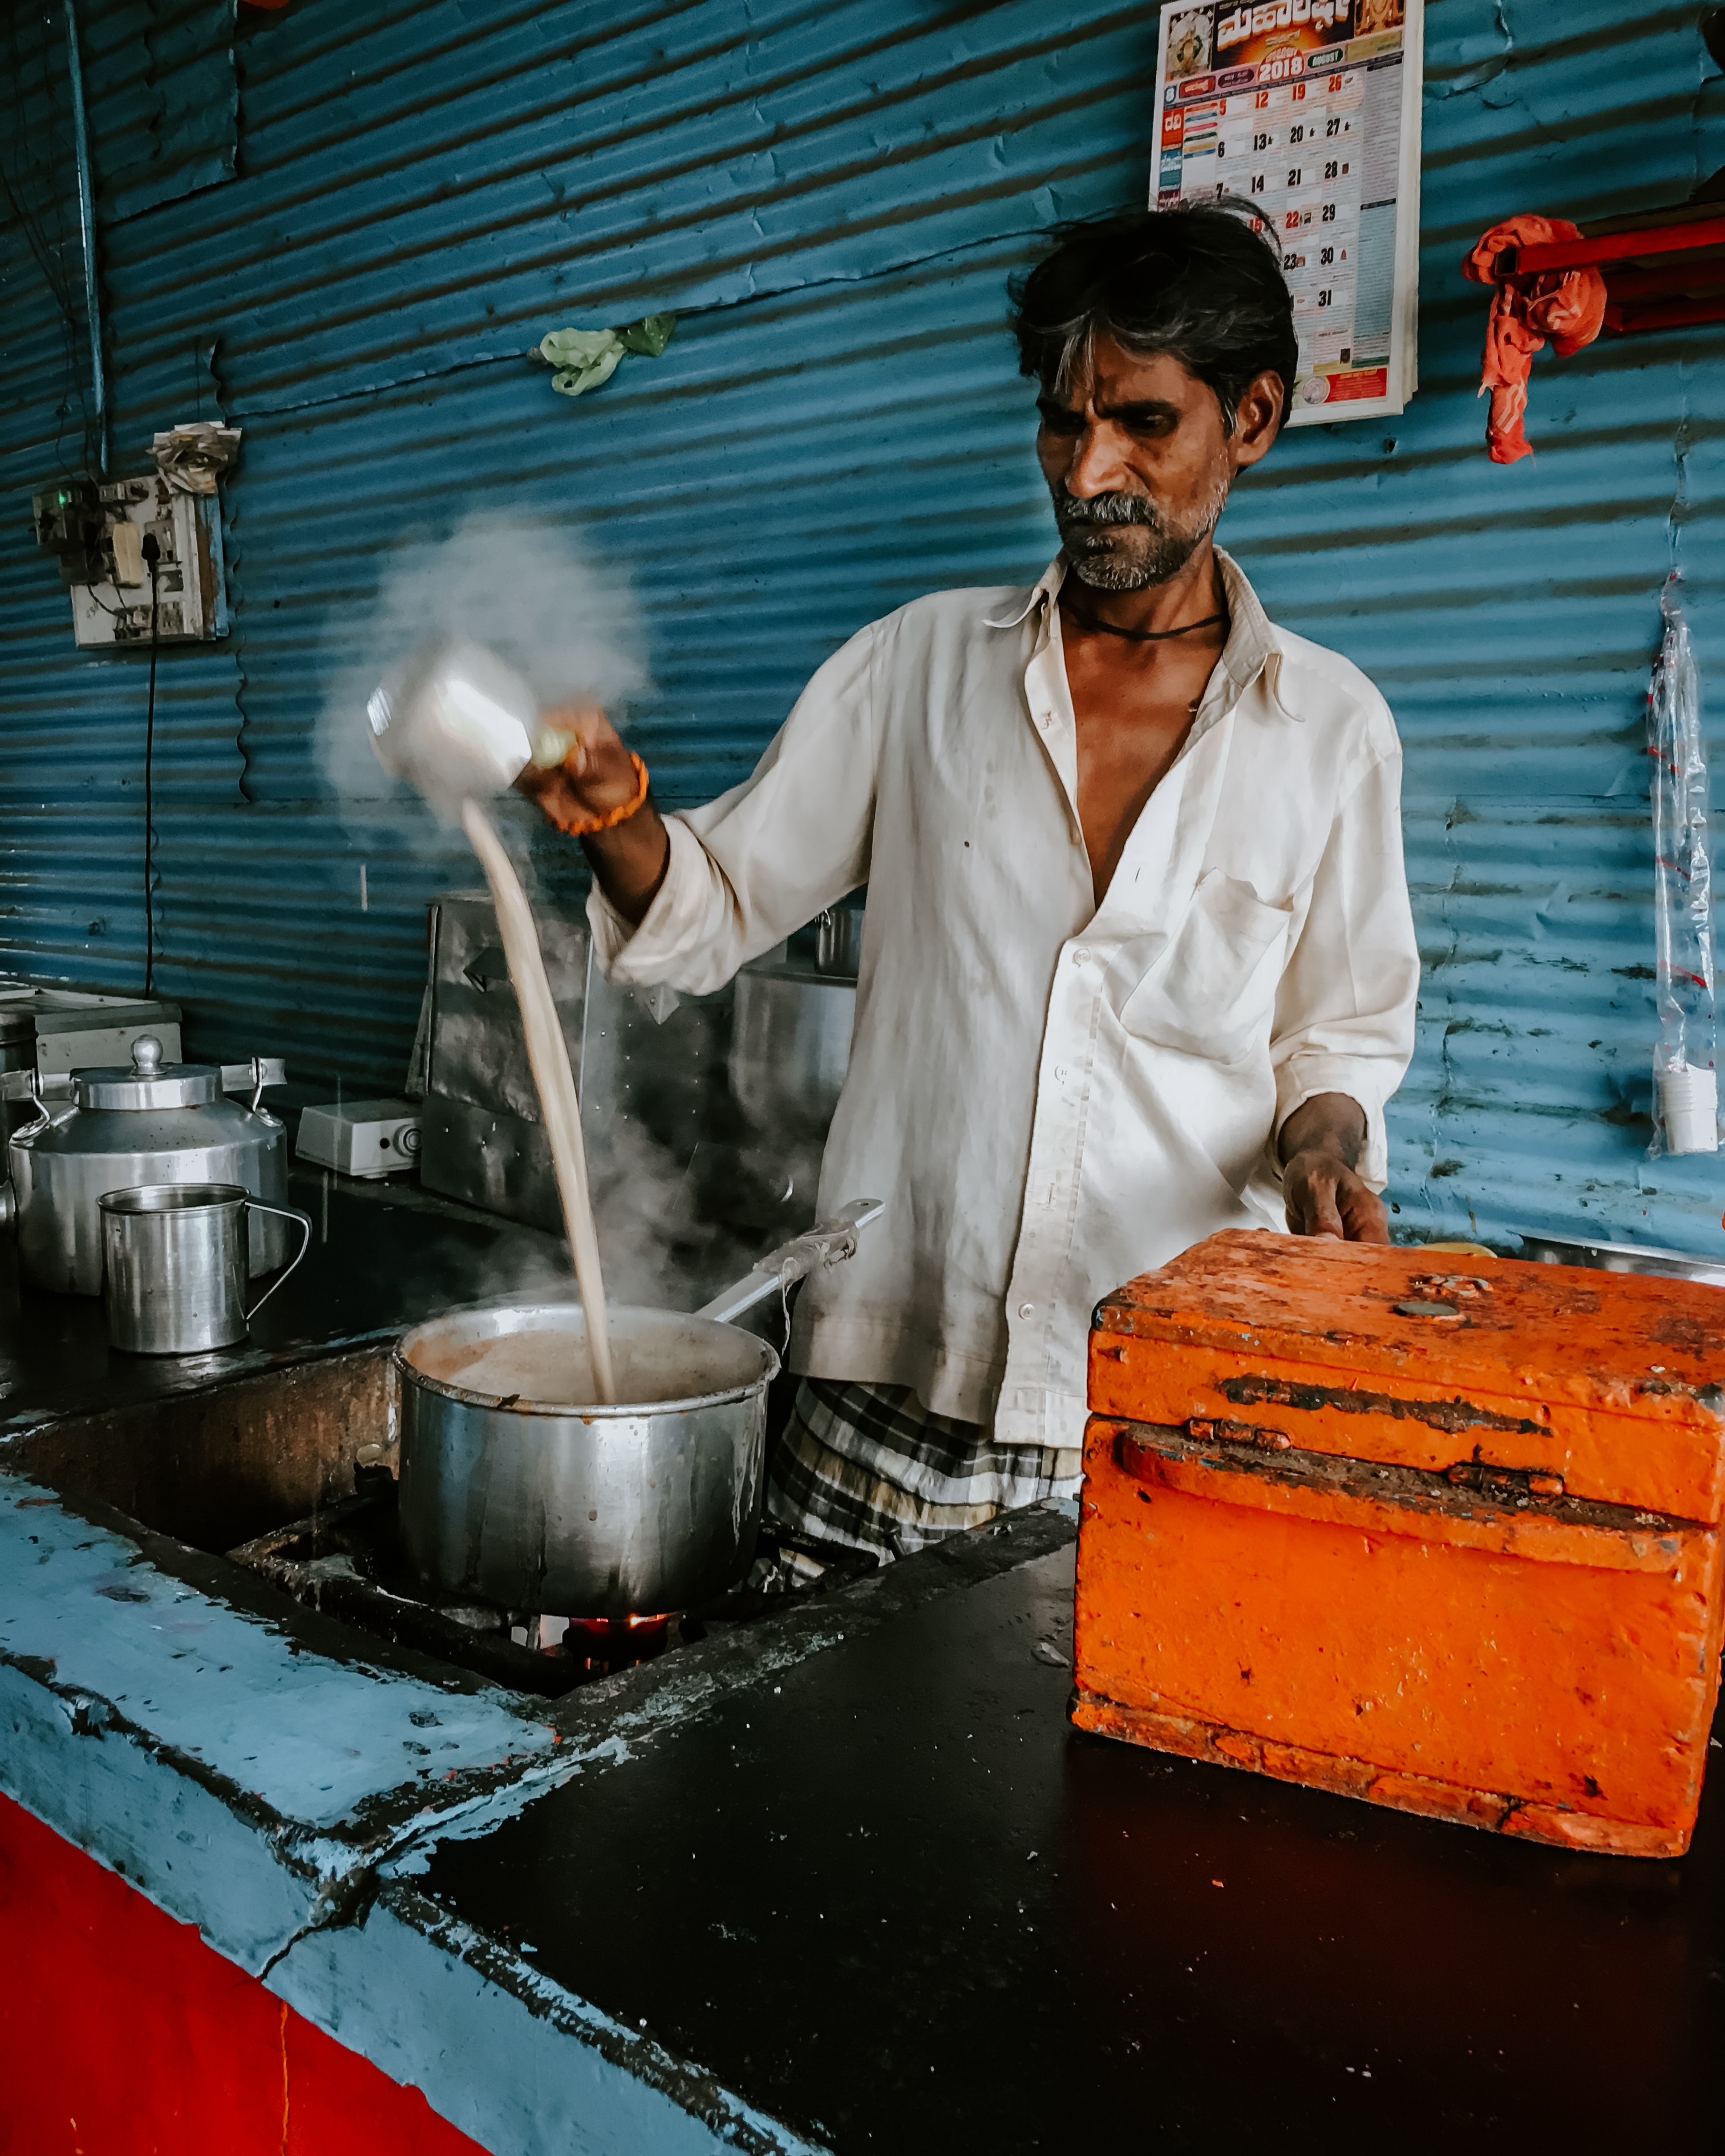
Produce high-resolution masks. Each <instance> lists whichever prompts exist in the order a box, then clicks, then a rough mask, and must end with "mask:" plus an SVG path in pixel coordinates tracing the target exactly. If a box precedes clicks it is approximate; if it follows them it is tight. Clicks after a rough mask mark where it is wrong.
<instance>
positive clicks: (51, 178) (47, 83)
mask: <svg viewBox="0 0 1725 2156" xmlns="http://www.w3.org/2000/svg"><path fill="white" fill-rule="evenodd" d="M21 13H22V11H20V10H18V9H12V8H7V9H0V15H3V17H4V19H5V23H6V28H7V44H8V56H7V57H8V63H9V64H7V65H6V66H5V68H4V75H5V83H4V88H5V90H6V91H7V92H8V93H9V103H10V105H11V111H10V113H9V114H8V118H7V121H6V122H5V123H4V124H0V197H3V198H4V203H5V207H6V208H7V210H8V217H7V219H6V222H7V223H8V224H10V225H13V226H14V227H15V228H17V229H18V231H19V232H20V233H21V234H23V239H24V241H25V243H26V244H27V246H28V249H29V252H30V254H32V255H33V258H34V259H35V262H36V264H37V267H38V268H39V270H40V271H41V273H42V278H43V281H44V284H45V285H46V286H47V288H48V291H49V296H50V297H51V299H52V300H53V301H54V312H55V314H56V316H57V317H58V319H59V326H60V334H61V341H62V345H63V379H62V384H61V390H60V395H59V399H58V400H57V403H56V418H57V420H58V425H57V427H56V429H55V436H54V458H55V462H56V463H57V464H58V465H59V470H60V475H61V476H62V478H68V477H70V476H72V475H71V474H70V473H69V470H68V469H67V465H66V461H65V454H64V429H65V422H66V418H67V416H68V413H69V410H70V409H71V408H72V407H73V406H74V401H75V404H76V406H77V408H79V409H80V411H81V413H82V414H83V432H84V438H85V439H84V467H85V469H86V470H92V469H94V468H95V454H96V450H97V448H98V446H99V445H98V443H97V441H96V439H95V437H96V434H97V432H98V431H99V430H98V429H96V428H95V413H94V412H93V411H92V409H91V407H90V398H89V397H88V395H87V394H86V393H85V387H84V385H83V383H82V382H81V381H80V380H79V367H78V361H77V346H78V343H79V340H80V336H81V334H82V326H81V323H80V316H79V311H78V303H77V300H76V298H75V296H74V291H73V289H72V285H71V282H70V280H69V277H68V275H67V272H66V256H67V253H68V247H69V234H68V233H67V230H66V227H65V218H64V203H63V193H64V189H63V187H62V186H61V184H60V180H59V174H58V172H57V171H56V165H57V163H58V162H60V161H61V145H60V144H59V141H57V140H56V139H55V138H56V137H57V136H58V133H59V127H58V124H57V123H58V122H59V118H60V115H59V110H57V100H56V98H55V95H54V81H55V74H54V68H53V66H52V65H51V64H50V62H49V44H48V37H47V33H49V29H50V28H51V18H49V16H47V15H45V14H44V15H42V16H40V17H39V18H38V19H37V20H36V21H35V22H33V23H32V24H31V25H30V31H31V35H30V36H29V38H28V43H26V42H25V41H24V39H23V37H22V36H21V30H22V27H23V26H22V24H21V21H20V16H21ZM33 115H34V116H35V117H36V118H38V119H39V118H40V117H42V116H43V115H45V117H46V120H47V122H48V136H49V149H48V151H47V153H46V154H45V155H44V154H43V153H42V152H41V151H39V150H38V147H37V145H36V142H35V141H34V140H33V136H32V124H33ZM33 197H34V198H36V200H35V202H34V203H33V200H32V198H33ZM44 207H45V209H46V212H47V213H48V214H49V215H50V216H51V217H52V219H53V223H54V232H53V233H52V234H50V233H49V229H48V225H47V223H46V220H45V218H44V214H43V208H44Z"/></svg>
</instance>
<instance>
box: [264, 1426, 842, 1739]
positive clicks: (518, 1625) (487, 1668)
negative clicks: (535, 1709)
mask: <svg viewBox="0 0 1725 2156" xmlns="http://www.w3.org/2000/svg"><path fill="white" fill-rule="evenodd" d="M395 1497H396V1484H395V1477H394V1476H393V1474H392V1473H391V1472H390V1471H389V1470H388V1468H387V1467H381V1466H380V1467H362V1468H361V1469H360V1470H359V1471H358V1474H357V1487H356V1490H355V1494H354V1495H353V1496H352V1497H349V1498H346V1499H343V1500H342V1501H340V1502H339V1503H336V1504H334V1505H331V1506H329V1507H326V1509H325V1510H323V1511H322V1512H318V1513H316V1514H315V1515H314V1516H313V1517H311V1519H307V1520H295V1521H294V1522H291V1523H290V1525H288V1526H286V1527H276V1528H274V1529H272V1530H271V1531H270V1532H269V1533H267V1534H263V1535H259V1536H258V1537H255V1538H254V1540H253V1541H251V1542H249V1543H241V1545H240V1546H239V1548H237V1549H232V1550H229V1551H228V1558H229V1559H230V1561H231V1562H233V1563H236V1564H243V1565H244V1566H245V1567H246V1568H248V1569H249V1570H250V1571H253V1572H255V1573H260V1574H261V1575H262V1576H263V1577H264V1578H265V1579H269V1580H271V1581H273V1582H274V1583H275V1584H276V1585H277V1586H278V1587H281V1588H285V1589H286V1591H287V1592H288V1593H289V1594H291V1595H292V1596H293V1598H294V1599H295V1601H296V1602H303V1603H305V1604H308V1605H310V1606H311V1608H313V1609H320V1610H321V1611H323V1612H324V1613H325V1614H326V1615H329V1616H333V1617H339V1618H341V1620H343V1621H344V1622H346V1623H348V1624H352V1625H357V1626H359V1627H360V1628H361V1629H362V1630H365V1631H367V1632H370V1633H372V1634H373V1635H376V1636H377V1638H379V1639H384V1640H393V1641H394V1642H396V1643H397V1644H398V1645H402V1646H408V1647H416V1648H418V1649H419V1650H421V1651H422V1652H423V1653H425V1654H429V1655H435V1656H436V1657H437V1658H438V1659H439V1661H446V1662H454V1663H457V1664H459V1666H460V1667H461V1668H463V1669H465V1670H470V1671H474V1672H475V1674H476V1675H477V1676H482V1677H487V1678H489V1679H490V1681H492V1682H493V1683H495V1684H501V1685H508V1686H511V1688H512V1689H514V1690H515V1691H526V1692H535V1693H537V1694H539V1695H540V1696H541V1697H545V1698H549V1699H555V1698H557V1697H561V1695H562V1693H564V1692H567V1691H573V1690H574V1689H575V1687H576V1686H578V1685H583V1684H588V1683H591V1682H592V1681H593V1680H594V1679H595V1678H597V1677H602V1676H609V1675H610V1674H611V1672H612V1671H614V1670H619V1669H626V1668H628V1667H629V1666H631V1665H632V1664H634V1663H636V1662H644V1661H652V1660H653V1659H655V1657H656V1656H657V1655H663V1654H670V1653H675V1650H677V1649H678V1648H679V1647H682V1646H685V1645H692V1644H693V1643H694V1642H695V1641H696V1640H704V1639H706V1638H708V1637H709V1636H710V1635H712V1634H713V1633H715V1632H718V1631H723V1630H729V1629H732V1628H733V1627H735V1626H737V1625H747V1624H750V1623H752V1622H753V1621H755V1620H757V1619H759V1618H762V1617H766V1616H769V1615H771V1614H773V1611H775V1610H779V1609H783V1608H784V1606H785V1604H784V1598H785V1594H786V1593H787V1592H788V1590H789V1589H790V1588H791V1586H792V1584H793V1583H794V1584H795V1587H796V1591H797V1592H798V1594H810V1593H813V1594H831V1593H833V1592H834V1590H836V1589H841V1588H844V1587H845V1586H848V1585H849V1584H850V1583H851V1582H852V1581H853V1580H855V1579H858V1578H863V1577H865V1575H866V1574H868V1573H872V1572H873V1571H874V1569H875V1563H874V1560H873V1559H872V1558H869V1557H865V1556H863V1555H861V1554H860V1553H858V1552H856V1551H855V1550H847V1549H842V1548H836V1547H835V1546H834V1545H832V1544H830V1543H816V1542H814V1541H811V1540H810V1539H809V1538H808V1537H805V1536H802V1535H798V1534H793V1533H792V1532H790V1531H789V1530H788V1529H787V1528H783V1527H779V1526H778V1524H777V1522H773V1521H772V1520H766V1521H763V1522H762V1527H761V1532H760V1536H759V1537H758V1540H757V1545H756V1551H755V1558H754V1562H753V1563H752V1566H751V1567H750V1568H749V1571H748V1573H747V1575H746V1576H745V1577H744V1578H742V1579H739V1580H738V1581H737V1582H736V1583H735V1584H734V1585H733V1586H732V1587H731V1588H730V1589H727V1590H726V1593H724V1594H721V1595H717V1596H715V1597H714V1598H713V1599H712V1600H711V1601H710V1602H706V1603H704V1604H701V1607H700V1608H699V1609H685V1610H676V1611H670V1612H665V1613H653V1614H642V1615H641V1616H639V1617H619V1618H597V1619H593V1618H575V1619H566V1618H563V1617H557V1616H549V1615H547V1614H542V1613H541V1612H540V1611H537V1610H522V1609H497V1608H495V1607H494V1606H492V1605H491V1604H488V1603H482V1602H472V1601H468V1602H455V1601H446V1600H441V1599H431V1598H430V1597H429V1596H428V1594H427V1593H426V1590H425V1589H424V1586H423V1585H422V1584H421V1583H420V1582H419V1581H418V1578H416V1577H415V1575H414V1574H413V1571H412V1569H411V1568H410V1567H409V1565H408V1560H407V1556H406V1553H405V1552H404V1551H403V1548H402V1546H401V1538H400V1536H399V1533H398V1527H397V1520H396V1509H395Z"/></svg>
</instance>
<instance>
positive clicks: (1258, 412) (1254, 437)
mask: <svg viewBox="0 0 1725 2156" xmlns="http://www.w3.org/2000/svg"><path fill="white" fill-rule="evenodd" d="M1286 405H1287V389H1286V385H1285V384H1284V382H1283V381H1282V378H1281V376H1280V375H1279V374H1277V373H1276V372H1275V371H1274V369H1273V368H1271V367H1266V368H1265V369H1264V371H1263V372H1262V373H1261V374H1256V375H1254V376H1253V377H1252V379H1251V381H1250V383H1249V384H1248V385H1247V388H1246V392H1245V395H1244V396H1243V397H1242V398H1240V403H1239V405H1238V407H1237V408H1236V409H1235V415H1234V433H1233V434H1232V436H1231V437H1230V443H1229V446H1230V449H1232V451H1233V453H1234V468H1235V470H1236V471H1240V470H1244V469H1245V466H1246V465H1255V464H1256V463H1257V461H1258V459H1260V457H1261V456H1263V455H1264V454H1266V452H1267V450H1268V449H1269V448H1270V445H1271V443H1272V442H1273V441H1274V440H1275V439H1276V436H1277V434H1279V433H1280V432H1281V423H1282V420H1283V418H1284V417H1285V416H1286Z"/></svg>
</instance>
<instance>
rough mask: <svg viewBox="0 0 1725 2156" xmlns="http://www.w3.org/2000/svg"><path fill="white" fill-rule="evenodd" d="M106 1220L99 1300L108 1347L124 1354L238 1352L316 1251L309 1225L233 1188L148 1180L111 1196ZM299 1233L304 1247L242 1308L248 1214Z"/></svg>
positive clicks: (287, 1209)
mask: <svg viewBox="0 0 1725 2156" xmlns="http://www.w3.org/2000/svg"><path fill="white" fill-rule="evenodd" d="M98 1204H99V1208H100V1213H101V1217H102V1300H103V1303H104V1305H105V1308H106V1310H107V1313H108V1338H109V1341H110V1343H111V1344H112V1345H113V1346H114V1347H117V1348H119V1349H120V1350H121V1352H122V1353H126V1354H128V1355H202V1354H205V1353H208V1351H209V1350H210V1349H212V1348H214V1347H235V1346H237V1345H238V1344H239V1342H240V1341H242V1340H244V1338H245V1336H246V1327H248V1325H249V1323H250V1322H251V1320H252V1319H253V1318H254V1317H256V1316H257V1314H258V1312H259V1311H260V1310H261V1309H262V1308H263V1306H264V1304H265V1303H266V1302H267V1301H269V1300H270V1296H272V1295H274V1294H275V1291H276V1289H277V1288H279V1287H280V1286H281V1284H282V1282H283V1281H285V1279H286V1278H287V1276H288V1275H289V1274H290V1272H292V1271H293V1270H294V1269H295V1266H296V1265H299V1263H300V1260H301V1259H302V1258H303V1257H304V1256H305V1253H306V1251H307V1250H309V1249H310V1248H311V1221H310V1219H308V1218H307V1217H306V1215H305V1214H303V1213H300V1212H296V1211H295V1209H293V1208H292V1207H291V1206H286V1205H266V1204H264V1203H263V1201H262V1200H261V1199H257V1198H254V1197H253V1196H252V1194H251V1193H250V1192H249V1190H245V1189H243V1188H241V1187H240V1185H239V1184H238V1183H146V1184H144V1185H143V1186H142V1187H141V1188H139V1189H136V1190H110V1191H109V1192H107V1193H106V1194H105V1196H104V1197H102V1198H101V1199H100V1200H99V1201H98ZM248 1209H250V1210H251V1211H253V1212H257V1213H274V1214H278V1215H279V1216H280V1218H281V1219H285V1220H295V1221H297V1222H298V1223H299V1227H300V1247H299V1249H298V1250H297V1251H295V1254H294V1256H293V1258H292V1260H290V1263H289V1264H288V1265H286V1266H285V1267H284V1268H283V1270H281V1271H280V1273H278V1274H277V1275H276V1276H275V1280H274V1281H271V1283H270V1286H268V1287H267V1288H265V1290H264V1292H263V1294H262V1295H260V1296H259V1297H258V1299H257V1301H255V1302H254V1303H253V1304H252V1306H251V1307H250V1308H249V1309H248V1308H247V1307H246V1296H247V1293H248V1291H249V1286H250V1267H249V1264H248V1262H247V1255H246V1246H247V1233H246V1225H247V1224H246V1213H247V1211H248Z"/></svg>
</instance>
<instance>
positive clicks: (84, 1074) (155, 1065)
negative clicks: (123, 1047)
mask: <svg viewBox="0 0 1725 2156" xmlns="http://www.w3.org/2000/svg"><path fill="white" fill-rule="evenodd" d="M73 1076H74V1082H75V1084H76V1086H77V1089H78V1105H79V1106H80V1108H203V1107H207V1106H208V1105H209V1103H210V1102H211V1101H219V1100H220V1099H221V1097H222V1073H221V1070H220V1067H219V1066H218V1065H216V1064H213V1063H164V1062H163V1061H162V1043H161V1042H160V1041H159V1040H158V1039H157V1038H156V1036H155V1034H153V1033H146V1034H142V1035H141V1037H140V1038H139V1039H136V1040H135V1041H134V1042H133V1043H132V1046H131V1069H130V1070H126V1069H124V1068H123V1067H121V1065H110V1066H109V1067H107V1068H106V1069H103V1070H79V1071H75V1072H74V1074H73Z"/></svg>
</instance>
